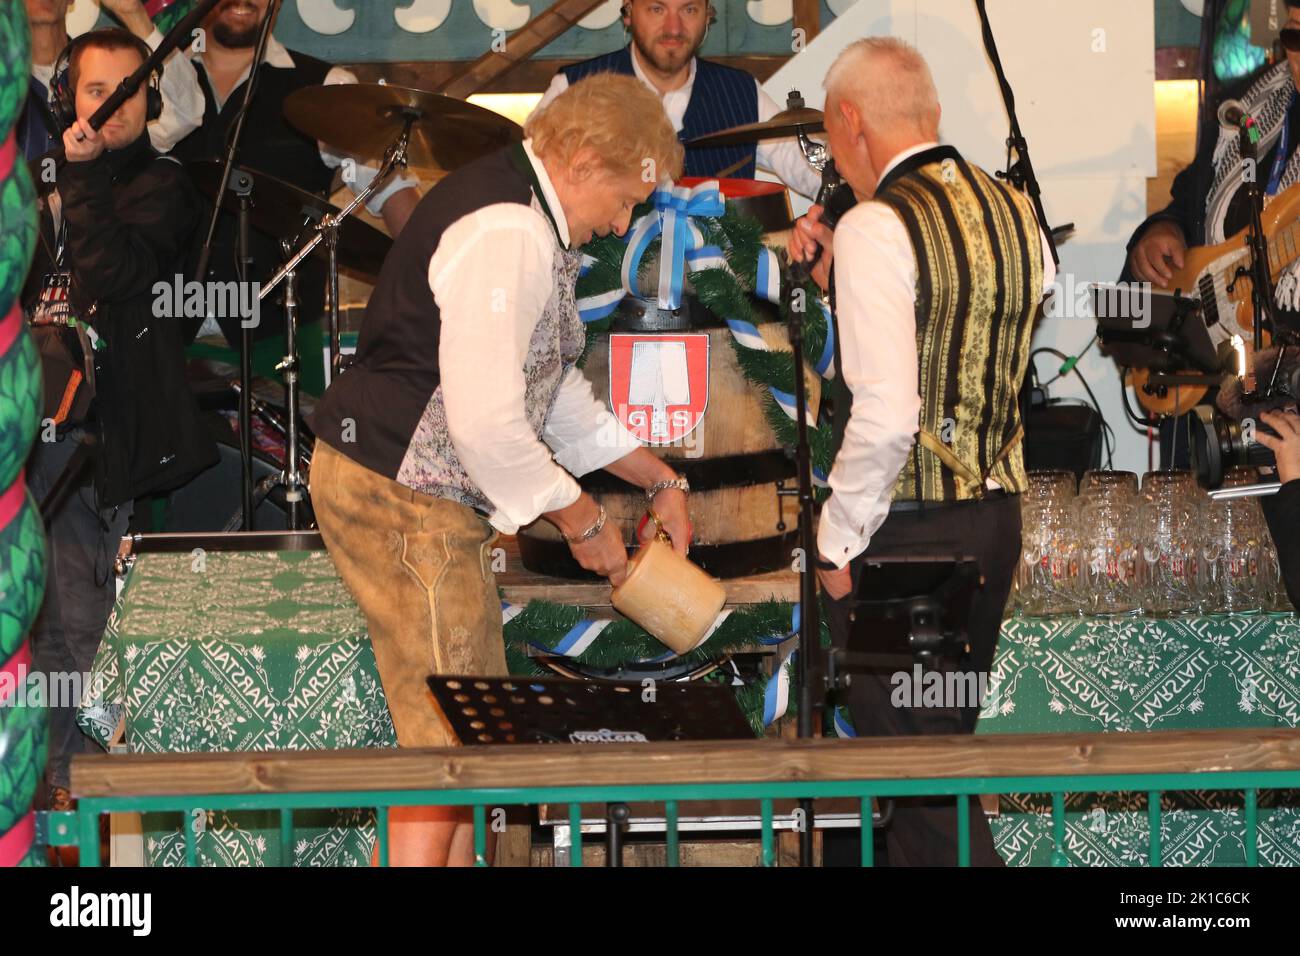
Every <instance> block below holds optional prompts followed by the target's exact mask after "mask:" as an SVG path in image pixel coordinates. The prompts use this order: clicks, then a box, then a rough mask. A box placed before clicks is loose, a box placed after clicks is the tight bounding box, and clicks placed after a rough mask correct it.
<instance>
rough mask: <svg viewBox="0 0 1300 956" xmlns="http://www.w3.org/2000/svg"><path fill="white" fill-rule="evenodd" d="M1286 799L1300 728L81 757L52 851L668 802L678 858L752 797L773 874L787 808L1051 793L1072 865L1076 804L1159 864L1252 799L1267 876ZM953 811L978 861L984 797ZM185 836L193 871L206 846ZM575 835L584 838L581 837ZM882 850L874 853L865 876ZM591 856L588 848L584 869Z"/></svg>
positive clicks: (482, 842)
mask: <svg viewBox="0 0 1300 956" xmlns="http://www.w3.org/2000/svg"><path fill="white" fill-rule="evenodd" d="M1284 788H1286V789H1290V788H1300V730H1227V731H1187V732H1172V733H1163V732H1155V733H1131V734H1025V735H995V736H982V737H970V736H960V737H917V738H876V739H858V740H754V741H741V742H708V743H668V744H639V745H610V746H591V745H588V746H555V745H516V746H501V747H481V746H479V747H455V748H440V749H428V750H417V749H410V750H405V749H404V750H358V751H319V752H293V753H290V752H274V753H229V754H149V755H127V756H95V757H81V756H79V757H75V758H73V762H72V792H73V795H74V796H75V797H77V798H78V800H79V807H78V810H77V811H75V813H74V814H65V815H57V814H55V815H51V817H52V824H51V827H50V829H49V832H50V833H51V834H52V838H51V842H52V843H56V844H57V843H65V844H72V843H79V844H80V846H81V848H82V856H83V860H84V861H85V862H87V863H89V864H90V865H97V863H98V859H99V846H98V837H97V834H98V818H99V815H100V814H103V813H109V812H128V811H142V812H144V811H171V812H180V813H185V814H191V813H193V811H194V810H195V809H197V808H203V809H206V810H219V809H229V810H251V809H272V810H274V809H278V810H280V812H281V824H282V828H283V829H284V831H285V832H286V833H291V832H292V827H293V819H292V815H293V811H294V810H295V809H307V808H320V807H372V808H376V810H377V812H378V820H379V828H378V829H379V846H380V858H381V861H382V860H386V859H387V841H386V830H387V827H386V820H387V809H388V808H390V807H393V806H413V805H444V806H468V807H472V808H473V809H474V819H475V840H476V847H477V851H478V853H479V856H480V861H481V862H484V854H485V852H486V825H485V814H486V809H487V808H488V807H502V806H510V805H520V804H522V805H530V804H539V803H548V804H557V803H558V804H569V805H570V807H571V814H572V812H576V808H577V807H578V806H579V805H580V804H583V803H613V802H630V801H654V802H661V801H662V802H663V803H664V805H665V820H666V821H667V830H668V841H669V845H670V847H671V848H673V849H674V851H675V848H676V845H677V834H676V815H677V803H678V802H679V801H686V800H691V801H696V800H731V799H742V800H756V801H758V803H759V805H760V810H761V816H762V822H763V829H762V844H763V859H764V861H765V862H766V863H769V864H770V863H771V862H773V861H774V859H775V857H774V854H773V852H772V847H773V833H772V807H773V801H775V800H787V799H794V798H797V799H803V798H807V799H823V798H831V797H840V798H844V797H848V798H857V799H858V800H859V801H861V803H860V806H861V809H862V815H861V819H862V820H864V821H869V820H870V819H871V801H872V800H874V799H885V798H890V797H907V796H926V795H929V796H952V797H958V796H962V795H967V796H973V795H977V794H1004V793H1046V794H1051V796H1052V806H1053V810H1052V819H1053V832H1054V844H1055V852H1054V855H1053V859H1054V861H1055V862H1057V863H1063V862H1064V860H1065V857H1064V853H1063V840H1064V828H1065V812H1064V795H1065V794H1066V793H1095V792H1108V791H1116V790H1127V791H1139V792H1146V793H1147V795H1148V803H1149V808H1148V827H1149V829H1148V836H1149V840H1150V859H1151V863H1152V865H1159V863H1160V860H1161V847H1160V813H1161V795H1162V794H1163V793H1164V792H1169V791H1185V790H1220V791H1222V790H1239V791H1242V792H1243V795H1244V798H1243V799H1244V811H1245V812H1244V818H1245V827H1246V835H1245V845H1246V863H1247V864H1248V865H1254V864H1255V863H1256V862H1257V860H1258V846H1257V845H1258V827H1257V823H1258V821H1257V807H1258V801H1257V798H1258V794H1259V791H1261V790H1275V789H1284ZM954 803H955V811H954V812H955V813H956V814H957V820H958V836H959V848H958V854H959V862H962V863H965V862H968V861H969V852H970V850H969V839H968V838H969V820H968V819H967V814H968V813H969V804H970V801H969V800H955V801H954ZM184 829H185V840H186V858H187V861H189V862H190V863H193V862H194V861H195V858H196V850H195V845H194V839H195V838H194V836H193V835H192V834H191V833H190V832H189V828H184ZM573 837H574V839H575V841H577V840H580V836H579V833H578V832H576V829H575V832H574V834H573ZM871 843H872V841H871V840H870V839H864V840H863V841H862V853H863V856H862V861H863V863H864V864H867V865H869V864H870V863H871V862H872V857H871ZM581 857H582V854H581V852H580V847H579V846H576V845H575V853H574V854H573V856H572V859H573V861H574V863H575V865H577V864H580V862H581ZM672 858H673V857H672V856H671V855H670V862H671V860H672Z"/></svg>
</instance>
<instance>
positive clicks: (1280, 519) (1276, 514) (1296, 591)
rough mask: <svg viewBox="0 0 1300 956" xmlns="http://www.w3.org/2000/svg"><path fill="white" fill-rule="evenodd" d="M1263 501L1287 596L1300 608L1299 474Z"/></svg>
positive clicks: (1262, 499) (1293, 604)
mask: <svg viewBox="0 0 1300 956" xmlns="http://www.w3.org/2000/svg"><path fill="white" fill-rule="evenodd" d="M1260 501H1261V503H1262V504H1263V506H1264V517H1265V518H1266V519H1267V520H1268V530H1269V531H1270V532H1271V533H1272V535H1273V544H1274V545H1275V546H1276V547H1277V557H1278V563H1279V564H1281V566H1282V583H1283V584H1284V585H1285V586H1286V593H1287V597H1289V598H1290V599H1291V604H1292V606H1294V607H1296V608H1298V609H1300V478H1298V479H1296V480H1295V481H1288V482H1287V483H1286V484H1285V485H1283V486H1282V487H1281V488H1280V489H1279V490H1278V493H1277V494H1275V495H1270V496H1268V497H1266V498H1261V499H1260Z"/></svg>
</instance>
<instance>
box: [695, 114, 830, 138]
mask: <svg viewBox="0 0 1300 956" xmlns="http://www.w3.org/2000/svg"><path fill="white" fill-rule="evenodd" d="M823 120H824V114H823V113H822V111H821V110H810V109H807V108H802V109H796V110H782V111H781V112H780V113H777V114H776V115H775V116H773V117H772V118H771V119H770V120H764V121H763V122H762V123H750V124H748V125H746V126H733V127H731V128H730V129H724V130H719V131H718V132H716V133H710V134H709V135H708V136H697V137H695V139H693V140H691V141H690V142H688V143H687V144H686V145H687V146H735V145H737V144H739V143H757V142H759V141H760V140H765V139H782V138H783V137H786V136H794V135H796V134H797V133H798V132H799V130H801V129H802V130H803V131H804V132H805V133H814V132H817V131H818V130H822V129H825V128H826V127H825V125H824V123H823Z"/></svg>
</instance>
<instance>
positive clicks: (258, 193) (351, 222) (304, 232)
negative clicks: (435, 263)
mask: <svg viewBox="0 0 1300 956" xmlns="http://www.w3.org/2000/svg"><path fill="white" fill-rule="evenodd" d="M221 167H222V161H221V160H219V159H203V160H198V161H196V162H190V163H186V164H185V168H186V170H188V171H189V174H190V178H191V179H193V180H194V184H195V185H196V186H197V187H198V189H199V192H201V193H203V195H205V196H207V197H208V198H209V199H211V198H212V197H213V196H215V195H216V193H217V187H218V186H219V185H220V184H221ZM239 171H240V167H239V166H235V167H234V168H233V169H232V170H231V172H230V175H231V178H232V179H233V178H234V176H235V175H236V174H237V173H238V172H239ZM246 171H247V173H248V174H249V175H250V176H252V177H253V206H252V210H251V216H250V218H251V220H252V224H253V228H255V229H257V230H258V231H260V232H264V233H266V234H267V235H269V236H271V237H272V238H273V239H289V240H292V239H293V238H294V237H295V236H300V238H299V242H300V243H301V242H305V241H306V240H307V239H308V238H310V235H311V231H310V229H308V228H305V227H304V220H306V219H308V218H310V219H312V220H313V221H319V220H320V218H321V217H322V216H324V215H327V214H333V215H337V214H338V212H339V209H338V207H337V206H335V205H334V204H333V203H331V202H329V201H328V200H326V199H322V198H321V197H320V196H317V195H316V194H315V193H309V192H307V190H305V189H299V188H298V187H297V186H294V185H292V184H291V183H286V182H284V180H281V179H276V178H275V177H274V176H272V175H271V174H270V173H259V172H258V171H257V170H255V169H246ZM221 205H222V208H223V209H225V210H226V212H228V213H231V214H233V215H238V213H239V197H238V196H236V195H235V194H234V193H233V192H231V191H230V190H226V195H225V199H224V201H223V202H222V204H221ZM300 234H301V235H300ZM392 246H393V240H392V239H389V238H388V237H387V236H386V235H384V234H383V233H382V232H380V231H379V230H378V229H376V228H375V227H374V226H372V225H370V224H369V223H368V222H364V221H362V220H360V219H356V218H354V217H348V218H347V219H345V220H343V223H342V224H341V225H340V226H339V265H341V266H343V267H345V268H348V269H354V270H356V271H357V272H360V273H362V274H363V275H367V276H371V277H375V276H378V275H379V269H380V267H381V266H383V264H384V257H385V256H386V255H388V250H389V249H391V248H392ZM328 254H329V253H328V250H327V249H326V248H325V243H323V242H322V243H321V244H320V245H319V246H317V247H316V250H315V252H314V253H313V255H317V256H320V257H321V258H325V257H327V256H328Z"/></svg>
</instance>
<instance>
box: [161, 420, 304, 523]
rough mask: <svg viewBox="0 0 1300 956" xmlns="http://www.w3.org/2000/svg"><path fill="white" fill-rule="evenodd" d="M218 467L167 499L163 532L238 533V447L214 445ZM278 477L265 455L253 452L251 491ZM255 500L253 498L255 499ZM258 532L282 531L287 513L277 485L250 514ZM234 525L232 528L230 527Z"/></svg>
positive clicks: (239, 490)
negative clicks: (265, 480) (261, 483)
mask: <svg viewBox="0 0 1300 956" xmlns="http://www.w3.org/2000/svg"><path fill="white" fill-rule="evenodd" d="M217 454H218V458H217V463H216V464H215V465H213V466H212V467H211V468H209V469H208V470H207V471H204V472H200V473H199V474H198V475H196V476H195V477H194V479H193V480H192V481H190V482H189V483H188V484H186V485H184V486H182V487H180V488H178V489H176V490H175V491H173V492H172V493H171V494H170V495H169V496H168V497H167V504H166V513H165V516H164V518H163V522H162V528H161V529H160V530H162V531H173V532H201V531H202V532H218V531H238V530H239V518H240V496H241V492H242V487H243V486H242V483H241V477H240V458H239V446H238V445H232V444H230V443H229V442H228V441H220V442H218V443H217ZM278 474H280V466H279V465H278V464H276V463H275V461H274V460H272V459H271V458H269V457H267V456H266V455H264V454H262V453H260V452H258V451H256V450H254V452H253V488H254V489H255V495H256V489H257V487H258V484H259V483H260V482H261V481H262V480H263V479H267V478H271V477H273V476H276V475H278ZM255 500H256V498H255ZM253 521H254V527H255V529H256V530H257V531H285V530H288V527H289V512H288V509H287V508H286V507H285V502H284V489H283V488H282V487H281V486H279V485H276V486H275V487H274V488H273V489H272V491H271V493H270V494H269V495H268V496H266V498H264V499H263V500H262V501H260V502H259V503H258V504H257V506H256V507H255V509H254V511H253ZM232 525H233V526H232Z"/></svg>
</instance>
